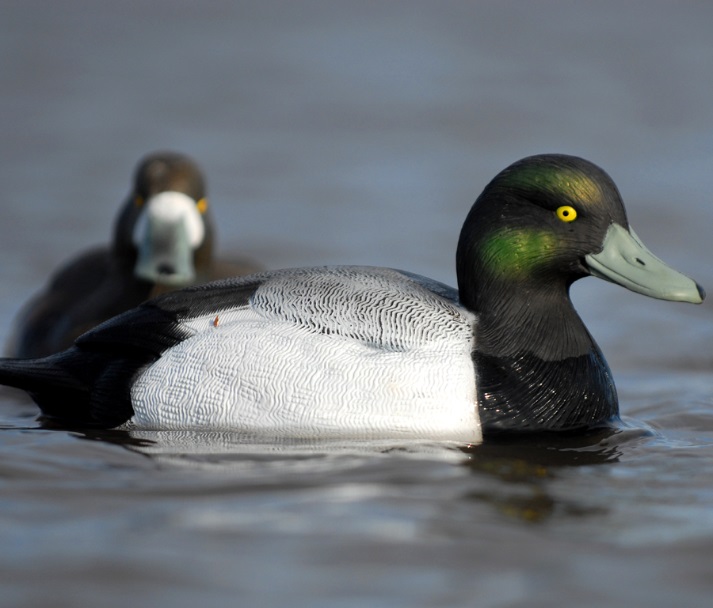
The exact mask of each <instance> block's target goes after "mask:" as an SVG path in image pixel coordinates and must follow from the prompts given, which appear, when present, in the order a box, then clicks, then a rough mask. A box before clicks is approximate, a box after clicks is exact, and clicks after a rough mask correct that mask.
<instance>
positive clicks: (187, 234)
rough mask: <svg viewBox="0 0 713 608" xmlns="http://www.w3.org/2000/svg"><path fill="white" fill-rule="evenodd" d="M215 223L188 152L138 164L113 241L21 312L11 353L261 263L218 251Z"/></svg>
mask: <svg viewBox="0 0 713 608" xmlns="http://www.w3.org/2000/svg"><path fill="white" fill-rule="evenodd" d="M213 246H214V227H213V220H212V217H211V213H210V210H209V208H208V199H207V198H206V188H205V182H204V179H203V175H202V173H201V171H200V169H199V168H198V166H197V165H196V164H195V163H194V162H193V161H192V160H191V159H190V158H188V157H187V156H184V155H182V154H177V153H173V152H160V153H154V154H151V155H148V156H146V157H145V158H144V159H143V160H142V161H141V162H140V163H139V164H138V166H137V168H136V171H135V175H134V182H133V186H132V189H131V192H130V194H129V196H128V197H127V200H126V202H125V203H124V204H123V206H122V207H121V210H120V213H119V216H118V218H117V221H116V225H115V229H114V237H113V241H112V243H111V245H108V246H103V247H97V248H94V249H91V250H88V251H85V252H84V253H82V254H80V255H79V256H77V257H76V258H74V259H73V260H71V261H70V262H68V263H67V264H65V265H64V266H63V267H62V268H60V269H59V270H58V271H57V272H56V273H55V274H54V276H53V277H52V278H51V279H50V281H49V284H48V285H47V287H45V288H44V289H43V290H42V291H41V292H40V293H39V294H37V295H36V296H35V297H34V298H32V299H31V300H30V301H29V302H28V303H27V304H26V305H25V307H24V309H23V310H22V311H21V313H20V315H19V317H18V319H17V321H16V329H15V332H14V339H12V340H11V344H10V345H9V348H8V351H9V354H11V355H13V356H17V357H23V358H26V357H42V356H46V355H49V354H51V353H55V352H59V351H61V350H64V349H65V348H69V347H70V346H71V345H72V343H73V342H74V340H75V338H77V337H78V336H79V335H81V334H82V333H84V332H85V331H87V330H88V329H91V328H92V327H94V326H96V325H98V324H99V323H101V322H102V321H105V320H106V319H109V318H111V317H113V316H115V315H117V314H119V313H121V312H124V311H125V310H128V309H129V308H133V307H134V306H138V305H139V304H140V303H141V302H143V301H144V300H146V299H148V298H151V297H154V296H156V295H159V294H160V293H163V292H166V291H171V290H173V289H176V288H180V287H186V286H188V285H193V284H197V283H205V282H207V281H211V280H215V279H219V278H224V277H229V276H237V275H243V274H247V273H249V272H255V271H256V270H258V269H259V268H258V266H256V265H255V264H253V263H252V262H250V261H247V260H245V261H235V262H219V261H216V260H215V259H214V258H213Z"/></svg>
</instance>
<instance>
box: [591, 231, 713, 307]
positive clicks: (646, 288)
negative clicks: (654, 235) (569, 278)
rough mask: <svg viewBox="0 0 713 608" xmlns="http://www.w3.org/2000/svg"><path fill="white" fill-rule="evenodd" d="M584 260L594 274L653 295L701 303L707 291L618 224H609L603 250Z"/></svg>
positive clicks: (663, 298)
mask: <svg viewBox="0 0 713 608" xmlns="http://www.w3.org/2000/svg"><path fill="white" fill-rule="evenodd" d="M585 260H586V262H587V265H588V266H589V269H590V272H591V273H592V275H593V276H595V277H599V278H600V279H604V280H606V281H611V282H612V283H616V284H617V285H621V286H622V287H626V288H627V289H630V290H631V291H635V292H637V293H642V294H644V295H646V296H650V297H652V298H658V299H660V300H671V301H674V302H691V303H692V304H700V303H701V302H703V299H704V298H705V295H706V294H705V292H704V291H703V289H702V288H701V286H700V285H698V284H697V283H696V282H695V281H694V280H693V279H690V278H689V277H687V276H686V275H683V274H681V273H680V272H678V271H677V270H674V269H673V268H671V267H670V266H668V265H667V264H665V263H664V262H662V261H661V260H659V259H658V258H657V257H656V256H655V255H654V254H653V253H651V252H650V251H649V250H648V249H647V248H646V246H645V245H644V244H643V243H642V242H641V240H640V239H639V237H638V236H636V233H635V232H634V231H633V230H627V229H626V228H624V227H623V226H620V225H619V224H612V225H611V226H609V230H607V233H606V235H605V237H604V242H603V248H602V250H601V251H600V252H599V253H597V254H589V255H587V256H586V257H585Z"/></svg>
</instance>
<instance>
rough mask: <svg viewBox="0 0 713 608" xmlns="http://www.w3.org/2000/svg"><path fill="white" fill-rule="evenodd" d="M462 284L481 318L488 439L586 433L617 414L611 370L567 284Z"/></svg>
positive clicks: (465, 299)
mask: <svg viewBox="0 0 713 608" xmlns="http://www.w3.org/2000/svg"><path fill="white" fill-rule="evenodd" d="M550 279H551V277H550ZM459 287H460V289H461V302H462V303H463V305H464V306H466V307H468V308H469V309H471V310H473V311H474V312H475V313H476V315H477V318H478V324H477V329H476V332H477V334H476V336H477V337H476V345H475V350H474V352H473V360H474V364H475V369H476V370H477V387H478V407H479V413H480V418H481V423H482V426H483V432H484V434H493V433H498V432H506V431H510V432H512V431H525V432H527V431H562V430H575V429H583V428H589V427H593V426H597V425H601V424H604V423H605V422H606V421H608V420H611V419H612V418H615V417H617V416H618V400H617V395H616V389H615V387H614V382H613V379H612V375H611V371H610V370H609V367H608V365H607V363H606V361H605V359H604V356H603V355H602V353H601V351H600V350H599V347H598V346H597V344H596V343H595V342H594V339H593V338H592V337H591V335H590V334H589V332H588V331H587V329H586V327H585V326H584V323H583V322H582V320H581V319H580V317H579V315H578V314H577V312H576V311H575V310H574V307H573V306H572V302H571V300H570V298H569V285H568V284H566V283H557V282H556V281H552V280H538V281H532V282H531V283H519V284H512V282H510V281H504V282H503V283H502V284H497V281H487V280H486V281H483V282H482V284H481V285H480V286H479V287H480V288H479V289H469V286H463V285H459ZM473 287H474V286H473Z"/></svg>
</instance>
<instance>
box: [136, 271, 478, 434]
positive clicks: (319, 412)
mask: <svg viewBox="0 0 713 608" xmlns="http://www.w3.org/2000/svg"><path fill="white" fill-rule="evenodd" d="M216 317H217V319H216ZM473 324H474V319H473V317H472V315H470V313H468V312H467V311H464V310H463V309H461V308H460V307H458V306H457V305H456V304H454V303H452V302H450V301H448V300H445V299H444V298H441V297H439V296H437V295H435V294H433V293H431V292H429V291H427V290H425V289H424V288H423V287H422V286H421V285H419V284H418V283H415V282H413V281H412V280H411V279H407V278H405V277H404V276H403V275H401V274H400V273H398V272H396V271H391V270H385V269H378V270H377V269H364V270H361V271H360V270H358V269H354V268H348V267H347V268H335V269H328V270H327V269H313V270H311V271H305V272H304V273H282V274H276V275H274V276H273V277H271V278H270V279H268V281H267V282H266V283H264V284H263V285H262V286H261V287H260V288H259V289H258V291H257V292H256V293H255V295H254V296H253V298H252V301H251V305H250V307H243V308H236V309H232V310H229V311H223V312H218V313H214V314H213V313H212V314H208V315H204V316H201V317H198V318H195V319H192V320H190V322H188V323H186V325H187V326H188V327H190V328H191V329H192V330H194V331H195V332H196V333H195V335H194V336H193V337H191V338H189V339H187V340H185V341H183V342H181V343H179V344H177V345H176V346H175V347H173V348H171V349H169V350H168V351H166V352H165V353H164V355H163V356H162V357H161V359H159V360H158V361H157V362H156V363H155V364H153V365H152V366H151V367H149V368H148V369H147V370H146V371H145V372H144V373H142V374H141V376H140V377H139V378H138V379H137V381H136V383H135V385H134V386H133V388H132V392H131V395H132V402H133V405H134V411H135V416H134V418H133V419H132V423H133V424H134V425H135V426H137V427H140V428H147V429H185V428H205V429H234V430H246V431H259V432H263V431H264V432H269V433H270V434H271V435H277V436H279V435H283V436H292V437H324V436H347V435H348V436H355V437H364V436H368V437H384V436H394V437H397V436H400V437H430V438H448V439H454V440H461V441H471V442H476V441H479V440H480V438H481V433H480V425H479V420H478V414H477V407H476V396H475V373H474V369H473V363H472V360H471V350H472V348H473Z"/></svg>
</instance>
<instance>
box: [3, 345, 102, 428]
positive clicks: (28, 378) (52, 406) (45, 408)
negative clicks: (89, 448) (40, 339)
mask: <svg viewBox="0 0 713 608" xmlns="http://www.w3.org/2000/svg"><path fill="white" fill-rule="evenodd" d="M64 356H66V355H65V353H60V354H58V355H52V356H50V357H45V358H44V359H0V384H5V385H7V386H12V387H14V388H19V389H22V390H24V391H26V392H27V393H28V394H29V395H30V396H31V397H32V398H33V399H34V401H35V403H37V405H38V406H39V407H40V409H41V410H42V413H43V414H45V415H46V416H49V417H51V418H58V419H62V420H65V421H68V422H76V423H81V424H88V423H91V415H90V408H89V387H88V386H87V385H86V384H84V383H83V382H82V381H81V380H79V379H78V378H76V377H75V376H73V375H72V374H71V373H69V372H68V371H67V369H66V368H65V367H64V366H63V365H61V362H62V360H63V357H64Z"/></svg>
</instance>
